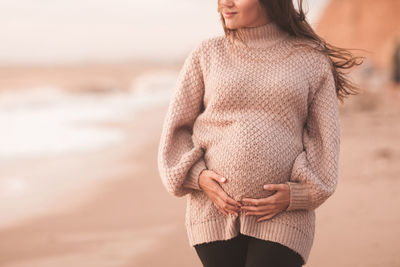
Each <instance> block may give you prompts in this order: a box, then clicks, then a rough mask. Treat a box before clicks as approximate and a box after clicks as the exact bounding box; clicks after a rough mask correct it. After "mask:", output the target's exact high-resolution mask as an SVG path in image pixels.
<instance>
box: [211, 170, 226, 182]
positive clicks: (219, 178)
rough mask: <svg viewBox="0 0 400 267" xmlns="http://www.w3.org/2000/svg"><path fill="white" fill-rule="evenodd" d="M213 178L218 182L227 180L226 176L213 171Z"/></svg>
mask: <svg viewBox="0 0 400 267" xmlns="http://www.w3.org/2000/svg"><path fill="white" fill-rule="evenodd" d="M210 176H211V178H213V179H214V180H215V181H216V182H219V183H225V182H226V178H225V177H223V176H222V175H219V174H218V173H215V172H211V175H210Z"/></svg>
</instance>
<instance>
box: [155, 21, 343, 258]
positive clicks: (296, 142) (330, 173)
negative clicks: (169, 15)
mask: <svg viewBox="0 0 400 267" xmlns="http://www.w3.org/2000/svg"><path fill="white" fill-rule="evenodd" d="M240 31H241V32H242V36H243V38H244V43H242V42H240V41H239V40H235V42H232V41H231V40H230V39H228V38H227V36H225V35H221V36H214V37H210V38H208V39H205V40H203V41H201V42H200V43H199V44H198V45H197V46H196V47H195V48H194V49H192V51H191V52H190V53H189V55H188V57H187V58H186V60H185V62H184V64H183V67H182V69H181V71H180V73H179V76H178V79H177V83H176V85H175V88H174V91H173V94H172V97H171V99H170V104H169V107H168V110H167V114H166V117H165V119H164V124H163V128H162V133H161V139H160V144H159V151H158V169H159V173H160V177H161V180H162V183H163V185H164V186H165V188H166V189H167V191H168V192H169V193H170V194H171V195H173V196H176V197H182V196H186V197H187V209H186V217H185V225H186V229H187V234H188V238H189V242H190V245H191V246H194V245H196V244H200V243H204V242H211V241H216V240H228V239H231V238H233V237H235V236H236V235H238V233H239V232H240V233H243V234H245V235H249V236H253V237H256V238H260V239H264V240H271V241H275V242H279V243H281V244H283V245H285V246H287V247H289V248H291V249H293V250H294V251H296V252H298V253H299V254H300V255H301V256H302V257H303V260H304V262H305V263H307V260H308V257H309V253H310V250H311V247H312V244H313V240H314V233H315V209H316V208H317V207H319V206H320V205H321V204H322V203H323V202H324V201H325V200H326V199H327V198H328V197H330V196H331V195H332V194H333V192H334V191H335V189H336V186H337V182H338V160H339V146H340V125H339V110H338V100H337V97H336V90H335V82H334V77H333V73H332V70H331V63H330V61H329V59H328V58H327V57H326V56H325V55H324V54H322V53H321V52H318V51H316V50H313V49H307V48H301V47H297V46H295V44H296V43H300V42H307V41H305V40H301V39H299V38H295V37H293V36H291V35H289V34H287V33H286V32H284V31H283V30H281V29H280V28H279V27H278V26H277V25H276V24H275V23H273V22H270V23H267V24H264V25H261V26H257V27H252V28H241V29H240ZM204 169H209V170H213V171H215V172H216V173H218V174H220V175H222V176H224V177H226V178H227V182H226V183H223V184H221V187H222V188H223V190H224V191H225V192H226V193H227V194H228V195H229V196H231V197H232V198H233V199H235V200H237V201H239V202H240V201H241V199H242V197H250V198H263V197H267V196H270V195H271V194H273V193H274V192H271V191H266V190H264V189H263V185H265V184H270V183H272V184H279V183H286V184H288V185H289V187H290V204H289V207H288V208H287V210H285V211H282V212H281V213H279V214H277V215H276V216H274V217H273V218H271V219H268V220H265V221H262V222H257V221H256V220H257V218H260V217H261V216H255V215H245V212H239V216H237V217H236V216H234V215H230V216H225V215H224V214H222V213H221V212H220V211H219V210H218V209H217V208H216V207H215V206H214V204H213V202H212V201H211V200H210V199H209V198H208V196H207V195H206V194H205V192H204V191H203V190H202V189H201V188H200V186H199V183H198V179H199V174H200V172H201V171H202V170H204Z"/></svg>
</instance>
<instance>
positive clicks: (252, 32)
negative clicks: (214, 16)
mask: <svg viewBox="0 0 400 267" xmlns="http://www.w3.org/2000/svg"><path fill="white" fill-rule="evenodd" d="M237 33H238V34H240V35H241V36H242V38H243V42H244V43H242V42H240V41H239V42H238V45H240V46H247V47H250V48H269V47H270V46H272V45H274V44H275V43H277V42H279V41H280V40H282V39H284V38H286V37H287V36H288V35H289V34H288V33H287V32H285V31H284V30H282V29H280V28H279V26H278V25H277V24H276V23H275V22H274V21H270V22H267V23H266V24H262V25H259V26H255V27H242V28H238V29H237Z"/></svg>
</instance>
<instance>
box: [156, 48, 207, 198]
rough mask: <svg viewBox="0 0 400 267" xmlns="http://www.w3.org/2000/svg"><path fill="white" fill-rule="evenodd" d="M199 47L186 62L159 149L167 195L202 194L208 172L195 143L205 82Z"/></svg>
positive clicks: (173, 94)
mask: <svg viewBox="0 0 400 267" xmlns="http://www.w3.org/2000/svg"><path fill="white" fill-rule="evenodd" d="M200 52H201V50H200V48H199V46H198V47H196V48H195V49H193V50H192V51H191V52H190V53H189V55H188V57H187V58H186V59H185V62H184V64H183V67H182V69H181V71H180V73H179V75H178V78H177V82H176V84H175V87H174V90H173V93H172V97H171V99H170V103H169V106H168V109H167V114H166V116H165V118H164V122H163V127H162V133H161V138H160V142H159V147H158V160H157V161H158V170H159V173H160V176H161V180H162V183H163V185H164V186H165V187H166V189H167V191H168V193H170V194H171V195H173V196H177V197H181V196H183V195H186V194H188V193H190V192H193V190H202V189H201V188H200V186H199V181H198V180H199V175H200V173H201V172H202V171H203V170H204V169H207V167H206V163H205V161H204V158H203V156H204V151H203V149H202V148H201V147H200V146H198V145H196V144H195V142H193V139H192V133H193V132H192V130H193V124H194V122H195V120H196V118H197V116H198V115H199V114H200V113H201V112H202V109H203V96H204V81H203V74H202V69H201V65H200V60H199V53H200Z"/></svg>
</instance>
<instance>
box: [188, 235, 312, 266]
mask: <svg viewBox="0 0 400 267" xmlns="http://www.w3.org/2000/svg"><path fill="white" fill-rule="evenodd" d="M194 248H195V250H196V252H197V255H198V256H199V258H200V260H201V262H202V263H203V266H204V267H300V266H302V265H303V264H304V261H303V258H302V257H301V256H300V254H298V253H297V252H295V251H294V250H292V249H290V248H288V247H287V246H284V245H282V244H280V243H277V242H272V241H269V240H261V239H258V238H254V237H252V236H247V235H243V234H241V233H239V235H238V236H236V237H234V238H232V239H229V240H218V241H214V242H209V243H202V244H198V245H195V246H194Z"/></svg>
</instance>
